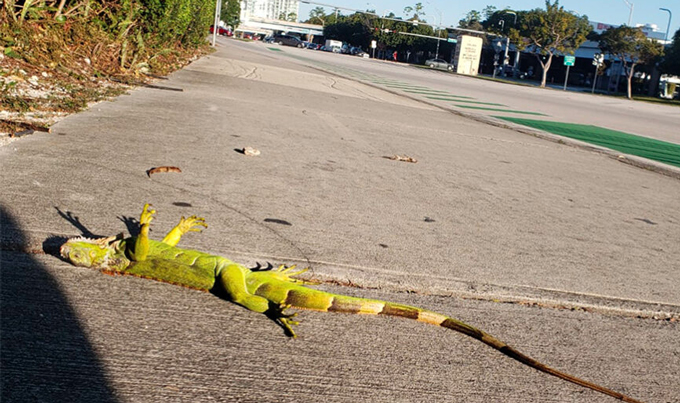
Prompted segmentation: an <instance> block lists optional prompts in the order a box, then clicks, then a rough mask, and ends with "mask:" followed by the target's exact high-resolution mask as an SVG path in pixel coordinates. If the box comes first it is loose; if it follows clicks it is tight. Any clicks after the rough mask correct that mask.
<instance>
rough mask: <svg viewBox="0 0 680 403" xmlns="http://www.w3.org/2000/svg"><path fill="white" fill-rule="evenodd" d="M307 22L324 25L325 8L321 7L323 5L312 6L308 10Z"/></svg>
mask: <svg viewBox="0 0 680 403" xmlns="http://www.w3.org/2000/svg"><path fill="white" fill-rule="evenodd" d="M307 22H308V23H310V24H319V23H320V24H321V25H322V26H323V25H326V10H324V9H323V7H314V8H313V9H312V11H310V12H309V20H307Z"/></svg>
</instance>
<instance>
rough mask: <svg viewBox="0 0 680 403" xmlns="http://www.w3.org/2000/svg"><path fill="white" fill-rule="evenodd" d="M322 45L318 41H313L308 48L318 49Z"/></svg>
mask: <svg viewBox="0 0 680 403" xmlns="http://www.w3.org/2000/svg"><path fill="white" fill-rule="evenodd" d="M320 47H321V45H319V44H318V43H313V42H310V43H309V45H307V49H311V50H318V49H319V48H320Z"/></svg>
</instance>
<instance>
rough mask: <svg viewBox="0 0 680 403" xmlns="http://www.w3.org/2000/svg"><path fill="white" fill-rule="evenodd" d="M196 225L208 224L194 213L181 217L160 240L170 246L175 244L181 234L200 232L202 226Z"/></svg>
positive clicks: (206, 225)
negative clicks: (187, 216)
mask: <svg viewBox="0 0 680 403" xmlns="http://www.w3.org/2000/svg"><path fill="white" fill-rule="evenodd" d="M198 227H203V228H208V224H206V223H205V219H204V218H203V217H196V216H195V215H192V216H191V217H189V218H184V217H182V218H181V219H180V220H179V224H177V225H176V226H175V228H173V229H171V230H170V232H168V235H166V236H165V238H163V241H162V242H163V243H165V244H168V245H170V246H175V245H177V244H178V243H179V240H180V239H181V238H182V235H184V234H186V233H187V232H201V231H202V230H203V228H198Z"/></svg>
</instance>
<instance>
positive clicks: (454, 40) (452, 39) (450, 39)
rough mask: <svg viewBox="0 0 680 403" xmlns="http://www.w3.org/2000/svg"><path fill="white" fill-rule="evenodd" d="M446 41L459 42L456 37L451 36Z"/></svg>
mask: <svg viewBox="0 0 680 403" xmlns="http://www.w3.org/2000/svg"><path fill="white" fill-rule="evenodd" d="M446 42H449V43H457V42H458V41H457V40H456V39H455V38H449V39H447V40H446Z"/></svg>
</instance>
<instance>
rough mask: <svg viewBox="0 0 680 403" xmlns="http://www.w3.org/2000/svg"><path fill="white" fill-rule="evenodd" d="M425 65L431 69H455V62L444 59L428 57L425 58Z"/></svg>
mask: <svg viewBox="0 0 680 403" xmlns="http://www.w3.org/2000/svg"><path fill="white" fill-rule="evenodd" d="M425 65H426V66H428V67H429V68H431V69H439V70H448V71H453V64H451V63H449V62H447V61H446V60H444V59H428V60H425Z"/></svg>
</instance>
